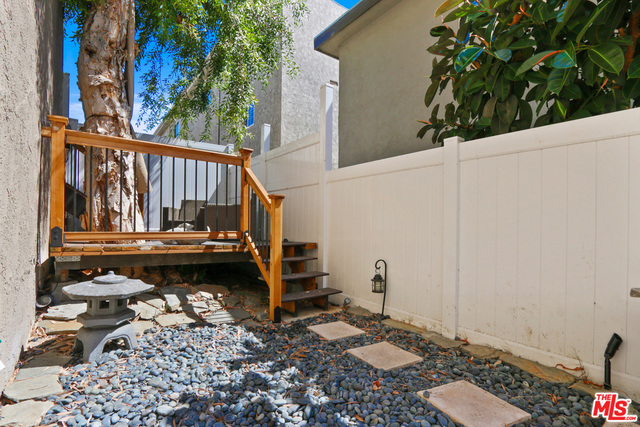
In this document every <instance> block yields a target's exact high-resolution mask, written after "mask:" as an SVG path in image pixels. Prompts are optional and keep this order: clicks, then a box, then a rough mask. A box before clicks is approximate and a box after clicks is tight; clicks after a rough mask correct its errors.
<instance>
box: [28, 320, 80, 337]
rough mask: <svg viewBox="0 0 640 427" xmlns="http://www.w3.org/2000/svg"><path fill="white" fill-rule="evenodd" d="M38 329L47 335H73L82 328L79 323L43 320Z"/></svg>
mask: <svg viewBox="0 0 640 427" xmlns="http://www.w3.org/2000/svg"><path fill="white" fill-rule="evenodd" d="M38 327H39V328H42V329H44V332H45V333H46V334H47V335H61V334H75V333H76V332H78V329H80V328H81V327H82V325H81V324H80V322H76V321H75V320H74V321H70V322H58V321H56V320H43V321H41V322H39V323H38Z"/></svg>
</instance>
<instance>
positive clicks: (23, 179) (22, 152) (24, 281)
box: [0, 0, 67, 391]
mask: <svg viewBox="0 0 640 427" xmlns="http://www.w3.org/2000/svg"><path fill="white" fill-rule="evenodd" d="M62 41H63V26H62V7H61V4H60V2H59V1H58V0H3V1H2V2H0V45H1V46H2V49H0V64H2V67H0V135H1V137H0V188H1V189H2V191H0V224H2V227H1V229H0V243H1V245H0V341H1V342H0V362H1V364H0V368H2V365H4V366H5V367H4V369H0V391H2V390H3V389H4V387H5V385H6V383H7V381H8V380H9V378H10V377H11V375H12V374H13V370H14V369H13V368H14V366H15V364H16V362H17V361H18V357H19V355H20V350H21V349H22V347H23V346H24V345H25V344H26V342H27V339H28V337H29V332H30V330H31V326H32V325H33V322H34V320H35V302H36V287H37V284H38V282H39V281H42V280H43V277H42V273H41V272H42V271H43V270H44V268H43V263H45V265H46V260H47V259H48V257H49V235H48V230H49V225H48V221H49V211H48V206H49V203H48V201H49V187H48V185H49V144H48V142H46V141H43V140H42V138H41V137H40V126H41V125H42V124H44V123H45V120H46V116H47V115H48V114H60V115H64V114H67V111H66V109H65V108H64V103H65V100H66V96H65V95H64V91H63V87H64V85H63V78H64V77H63V73H62Z"/></svg>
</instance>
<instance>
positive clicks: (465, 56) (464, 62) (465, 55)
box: [453, 47, 484, 73]
mask: <svg viewBox="0 0 640 427" xmlns="http://www.w3.org/2000/svg"><path fill="white" fill-rule="evenodd" d="M483 50H484V49H483V48H481V47H468V48H465V49H464V50H463V51H462V52H460V54H459V55H458V56H457V58H456V60H455V62H454V63H453V66H454V68H455V70H456V72H457V73H459V72H461V71H462V70H464V69H465V68H467V67H468V66H469V65H470V64H471V63H472V62H473V61H475V60H476V58H477V57H478V56H480V54H481V53H482V51H483Z"/></svg>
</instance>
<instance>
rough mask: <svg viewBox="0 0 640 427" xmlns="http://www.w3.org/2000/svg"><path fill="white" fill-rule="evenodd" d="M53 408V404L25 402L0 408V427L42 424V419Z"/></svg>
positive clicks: (28, 426)
mask: <svg viewBox="0 0 640 427" xmlns="http://www.w3.org/2000/svg"><path fill="white" fill-rule="evenodd" d="M52 407H53V402H36V401H35V400H25V401H23V402H20V403H16V404H15V405H7V406H4V407H2V408H0V427H5V426H11V427H32V426H37V425H38V424H40V421H41V420H42V417H43V416H44V414H46V413H47V411H48V410H49V409H51V408H52Z"/></svg>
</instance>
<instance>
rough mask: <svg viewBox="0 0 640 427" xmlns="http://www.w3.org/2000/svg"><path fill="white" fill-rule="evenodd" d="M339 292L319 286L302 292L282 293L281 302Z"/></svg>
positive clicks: (338, 292)
mask: <svg viewBox="0 0 640 427" xmlns="http://www.w3.org/2000/svg"><path fill="white" fill-rule="evenodd" d="M341 293H342V291H341V290H338V289H333V288H321V289H313V290H310V291H303V292H291V293H289V294H282V302H292V301H303V300H307V299H313V298H321V297H326V296H329V295H335V294H341Z"/></svg>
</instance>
